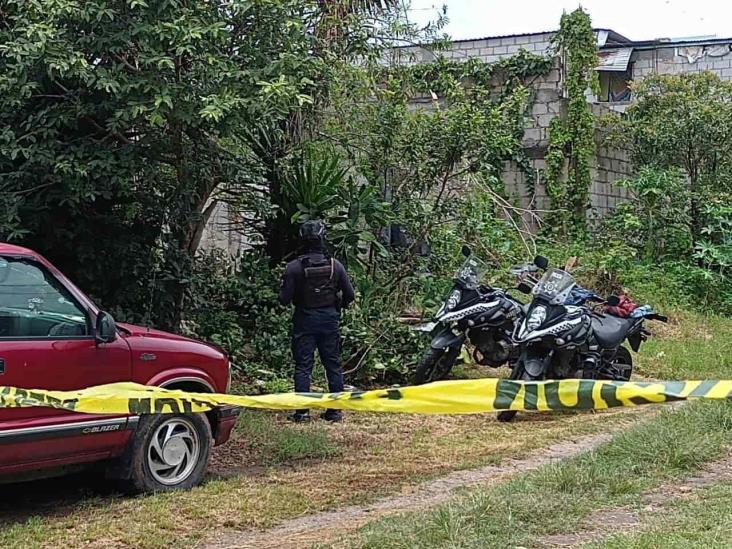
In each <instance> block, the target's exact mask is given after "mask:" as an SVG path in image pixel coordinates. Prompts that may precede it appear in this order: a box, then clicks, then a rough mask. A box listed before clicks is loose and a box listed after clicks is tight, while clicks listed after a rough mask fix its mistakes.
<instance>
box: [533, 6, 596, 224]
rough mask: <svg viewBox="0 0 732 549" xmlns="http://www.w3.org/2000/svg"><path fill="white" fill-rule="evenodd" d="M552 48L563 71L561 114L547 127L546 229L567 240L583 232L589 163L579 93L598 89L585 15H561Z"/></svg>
mask: <svg viewBox="0 0 732 549" xmlns="http://www.w3.org/2000/svg"><path fill="white" fill-rule="evenodd" d="M553 44H554V47H555V49H556V52H557V53H559V54H560V55H561V56H562V57H563V60H564V66H565V67H566V73H565V77H564V90H565V93H566V96H567V111H566V116H564V117H556V118H554V119H553V120H552V121H551V123H550V125H549V146H548V150H547V154H546V170H545V172H544V179H545V184H546V190H547V195H548V196H549V199H550V200H551V205H552V210H553V214H552V216H551V219H550V220H549V221H550V223H549V224H548V225H549V226H551V227H553V228H554V230H557V231H560V232H561V233H562V234H563V235H567V234H576V233H582V232H584V231H585V229H586V220H587V219H586V212H587V207H588V205H589V189H590V183H591V176H590V161H591V159H592V157H593V156H594V154H595V140H594V119H593V115H592V111H591V109H590V105H589V104H588V102H587V98H586V97H585V93H586V92H587V90H588V89H591V90H593V91H596V90H597V88H598V80H597V73H596V72H595V67H596V66H597V63H598V57H597V50H596V40H595V33H594V31H593V30H592V21H591V20H590V16H589V15H588V14H587V12H585V11H584V10H583V9H582V8H578V9H577V10H575V11H573V12H572V13H565V14H564V15H562V20H561V24H560V30H559V32H558V33H557V34H556V35H555V36H554V38H553Z"/></svg>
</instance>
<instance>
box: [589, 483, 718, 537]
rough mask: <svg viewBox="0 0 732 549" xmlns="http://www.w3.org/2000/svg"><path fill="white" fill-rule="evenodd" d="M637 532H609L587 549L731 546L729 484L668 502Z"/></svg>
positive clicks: (705, 489)
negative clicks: (604, 538)
mask: <svg viewBox="0 0 732 549" xmlns="http://www.w3.org/2000/svg"><path fill="white" fill-rule="evenodd" d="M640 530H641V531H640V532H634V533H630V534H621V535H615V536H612V537H610V538H608V539H606V540H603V541H600V542H597V543H592V544H589V545H587V549H657V548H659V547H663V548H664V549H675V548H678V549H689V548H698V549H710V548H719V549H727V548H728V547H732V484H730V483H726V484H719V485H717V486H712V487H708V488H704V489H701V490H699V492H698V493H697V494H695V495H694V497H693V498H692V499H689V498H682V499H679V500H676V501H673V502H671V504H670V505H669V508H667V509H666V510H665V511H662V512H656V513H654V514H653V516H652V517H650V518H649V520H648V522H647V523H646V524H643V525H641V527H640Z"/></svg>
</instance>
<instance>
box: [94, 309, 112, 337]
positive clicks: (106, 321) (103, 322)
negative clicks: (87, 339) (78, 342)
mask: <svg viewBox="0 0 732 549" xmlns="http://www.w3.org/2000/svg"><path fill="white" fill-rule="evenodd" d="M94 339H95V340H96V342H97V344H100V343H112V342H113V341H114V340H115V339H117V325H116V324H115V322H114V318H112V315H110V314H109V313H106V312H104V311H99V314H98V315H97V324H96V331H95V333H94Z"/></svg>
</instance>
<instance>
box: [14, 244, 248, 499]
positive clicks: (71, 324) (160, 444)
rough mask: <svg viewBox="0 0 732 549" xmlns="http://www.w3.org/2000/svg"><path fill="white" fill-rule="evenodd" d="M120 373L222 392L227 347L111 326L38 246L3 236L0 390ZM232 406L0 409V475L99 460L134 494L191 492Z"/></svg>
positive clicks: (19, 475)
mask: <svg viewBox="0 0 732 549" xmlns="http://www.w3.org/2000/svg"><path fill="white" fill-rule="evenodd" d="M118 381H133V382H136V383H143V384H146V385H157V386H160V387H164V388H169V389H182V390H189V391H195V392H219V393H222V392H226V391H227V390H228V389H229V384H230V381H231V376H230V371H229V363H228V360H227V358H226V355H225V354H224V353H222V352H221V351H219V350H218V349H216V348H214V347H212V346H210V345H207V344H205V343H201V342H198V341H194V340H192V339H187V338H184V337H180V336H177V335H173V334H168V333H165V332H161V331H158V330H151V329H147V328H140V327H137V326H132V325H130V324H122V323H115V321H114V320H113V319H112V317H111V316H110V315H109V314H108V313H106V312H104V311H101V310H100V309H99V308H98V307H97V306H96V305H95V304H94V303H93V302H92V301H91V300H90V299H89V298H88V297H87V296H86V295H84V293H83V292H81V291H80V290H79V289H78V288H77V287H76V286H74V284H72V283H71V281H69V280H68V279H67V278H66V277H65V276H64V275H63V274H62V273H61V272H60V271H59V270H58V269H56V268H55V267H54V266H53V265H51V263H49V262H48V261H47V260H46V259H44V258H43V257H41V256H40V255H39V254H37V253H35V252H33V251H31V250H28V249H25V248H20V247H18V246H11V245H9V244H2V243H0V386H9V387H20V388H28V389H33V388H35V389H55V390H74V389H81V388H84V387H90V386H94V385H102V384H105V383H114V382H118ZM237 415H238V409H237V408H234V407H222V408H217V409H216V410H215V411H213V412H210V413H207V414H189V415H185V414H184V415H143V416H109V415H93V414H80V413H76V412H68V411H62V410H54V409H51V408H4V409H3V408H0V483H2V482H9V481H16V480H21V479H23V478H27V477H29V478H38V477H39V476H48V475H52V474H57V473H58V472H59V471H61V472H63V471H65V470H68V469H76V468H77V467H78V466H83V465H88V464H90V463H98V464H101V465H103V466H104V467H105V469H106V471H107V472H108V474H109V476H111V477H113V478H118V479H121V480H122V481H123V485H124V486H126V487H128V488H129V489H130V490H133V491H164V490H171V489H176V488H189V487H191V486H193V485H195V484H196V483H197V482H198V481H199V480H200V479H201V477H202V476H203V474H204V472H205V469H206V466H207V464H208V459H209V455H210V453H211V447H212V446H214V445H218V444H222V443H224V442H226V441H227V440H228V438H229V436H230V434H231V431H232V429H233V427H234V424H235V423H236V418H237Z"/></svg>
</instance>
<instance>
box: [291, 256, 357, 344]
mask: <svg viewBox="0 0 732 549" xmlns="http://www.w3.org/2000/svg"><path fill="white" fill-rule="evenodd" d="M312 253H317V252H312ZM333 277H334V279H335V285H336V290H337V291H338V292H339V293H340V297H341V298H340V305H339V306H338V307H321V308H318V309H306V308H305V307H303V306H302V296H303V287H304V285H305V273H304V271H303V268H302V263H301V262H300V260H299V259H295V260H293V261H290V262H289V263H288V264H287V267H285V272H284V274H283V275H282V286H280V296H279V301H280V303H281V304H282V305H289V304H291V303H292V304H294V305H295V316H294V323H295V329H296V331H301V330H302V329H305V328H311V329H312V328H314V329H316V330H318V331H320V330H328V329H336V330H337V329H338V321H339V320H340V309H341V308H346V307H348V305H350V304H351V303H352V302H353V299H354V293H353V285H352V284H351V280H350V279H349V278H348V273H347V272H346V268H345V267H344V266H343V264H342V263H341V262H340V261H338V260H337V259H336V260H335V265H334V271H333Z"/></svg>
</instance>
